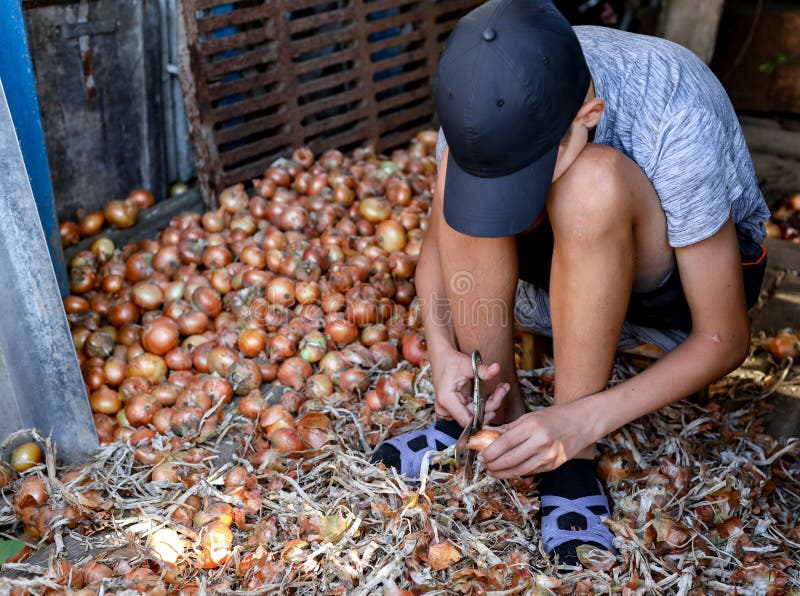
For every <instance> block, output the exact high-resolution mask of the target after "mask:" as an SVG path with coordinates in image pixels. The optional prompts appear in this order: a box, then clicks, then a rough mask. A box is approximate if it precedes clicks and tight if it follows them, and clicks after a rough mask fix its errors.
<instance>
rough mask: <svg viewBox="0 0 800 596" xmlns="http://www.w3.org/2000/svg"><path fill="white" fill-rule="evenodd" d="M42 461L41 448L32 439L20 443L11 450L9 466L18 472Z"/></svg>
mask: <svg viewBox="0 0 800 596" xmlns="http://www.w3.org/2000/svg"><path fill="white" fill-rule="evenodd" d="M40 463H42V450H41V448H40V447H39V445H37V444H36V443H34V442H33V441H28V442H27V443H22V444H21V445H18V446H17V447H15V448H14V450H13V451H12V452H11V467H12V468H14V470H15V471H17V472H19V473H20V474H21V473H22V472H24V471H25V470H28V469H30V468H32V467H33V466H36V465H39V464H40Z"/></svg>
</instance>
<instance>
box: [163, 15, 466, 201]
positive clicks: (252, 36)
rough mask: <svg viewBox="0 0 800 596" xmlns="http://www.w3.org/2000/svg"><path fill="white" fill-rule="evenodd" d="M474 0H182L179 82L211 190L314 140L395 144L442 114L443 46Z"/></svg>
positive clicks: (202, 177)
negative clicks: (437, 102) (438, 90)
mask: <svg viewBox="0 0 800 596" xmlns="http://www.w3.org/2000/svg"><path fill="white" fill-rule="evenodd" d="M479 4H481V2H480V1H476V0H333V1H332V0H328V1H325V0H271V1H270V0H240V1H236V2H233V3H230V2H229V1H228V0H225V1H223V0H180V12H181V15H180V19H179V46H180V50H179V55H180V59H179V62H180V75H181V83H182V86H183V89H184V94H185V98H186V107H187V115H188V119H189V123H190V129H191V134H192V141H193V144H194V151H195V159H196V165H197V174H198V178H199V181H200V186H201V189H202V190H203V194H204V196H205V197H206V200H207V201H208V202H210V203H213V196H214V194H215V193H216V192H218V191H219V190H221V189H222V188H224V187H225V186H228V185H230V184H233V183H235V182H241V181H247V180H249V179H251V178H254V177H256V176H260V175H261V173H262V172H263V170H264V169H265V168H266V167H267V166H268V165H269V164H270V163H271V162H272V161H273V160H274V159H275V158H276V157H278V156H281V155H287V154H288V153H289V152H290V151H291V150H292V149H293V148H295V147H299V146H301V145H310V146H311V147H312V149H314V150H315V151H317V152H319V151H322V150H324V149H328V148H334V147H335V148H339V149H342V150H349V149H353V148H355V147H357V146H360V145H363V144H365V143H367V142H373V143H375V145H376V147H377V148H378V150H380V151H386V150H388V149H391V148H393V147H397V146H399V145H401V144H403V143H405V142H407V141H408V140H409V139H410V138H411V136H412V135H413V134H414V133H415V132H416V131H418V130H421V129H422V128H426V127H430V126H432V125H434V124H435V116H434V105H433V98H432V83H433V76H434V73H435V69H436V63H437V60H438V57H439V53H440V51H441V47H442V45H443V43H444V41H445V39H446V38H447V36H448V34H449V33H450V30H451V29H452V27H453V26H454V25H455V23H456V21H457V20H458V19H459V18H460V17H461V16H462V15H464V14H466V13H467V12H468V11H469V10H470V9H472V8H474V7H475V6H478V5H479Z"/></svg>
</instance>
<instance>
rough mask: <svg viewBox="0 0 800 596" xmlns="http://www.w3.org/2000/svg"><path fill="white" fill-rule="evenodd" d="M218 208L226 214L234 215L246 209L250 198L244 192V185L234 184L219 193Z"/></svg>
mask: <svg viewBox="0 0 800 596" xmlns="http://www.w3.org/2000/svg"><path fill="white" fill-rule="evenodd" d="M218 201H219V206H220V208H221V209H223V210H225V211H227V212H228V213H236V212H238V211H244V210H245V209H247V206H248V203H249V201H250V198H249V197H248V196H247V193H246V192H245V190H244V184H234V185H233V186H229V187H228V188H226V189H224V190H223V191H222V192H221V193H219V197H218Z"/></svg>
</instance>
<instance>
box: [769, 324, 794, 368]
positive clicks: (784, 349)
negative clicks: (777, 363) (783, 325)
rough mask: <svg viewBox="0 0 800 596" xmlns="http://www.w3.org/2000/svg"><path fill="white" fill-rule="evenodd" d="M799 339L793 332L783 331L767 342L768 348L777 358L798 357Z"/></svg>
mask: <svg viewBox="0 0 800 596" xmlns="http://www.w3.org/2000/svg"><path fill="white" fill-rule="evenodd" d="M797 345H798V339H797V337H796V336H795V335H794V334H793V333H789V332H788V331H781V332H780V333H778V334H777V335H776V336H775V337H773V338H772V339H771V340H769V342H768V343H767V349H768V350H769V353H770V354H772V357H773V358H775V359H776V360H781V361H782V360H784V359H786V358H796V357H797Z"/></svg>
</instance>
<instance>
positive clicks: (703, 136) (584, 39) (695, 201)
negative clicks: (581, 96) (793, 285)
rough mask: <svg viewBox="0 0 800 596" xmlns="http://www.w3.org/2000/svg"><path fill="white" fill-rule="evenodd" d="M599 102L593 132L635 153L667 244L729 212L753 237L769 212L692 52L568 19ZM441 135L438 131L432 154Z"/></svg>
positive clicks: (719, 94)
mask: <svg viewBox="0 0 800 596" xmlns="http://www.w3.org/2000/svg"><path fill="white" fill-rule="evenodd" d="M575 33H576V34H577V36H578V39H579V41H580V43H581V46H582V47H583V52H584V55H585V56H586V62H587V64H588V65H589V71H590V72H591V74H592V79H593V80H594V84H595V91H596V95H597V97H600V98H602V99H604V100H605V102H606V109H605V112H604V114H603V116H602V118H601V119H600V122H599V123H598V125H597V129H596V131H595V138H594V142H595V143H599V144H601V145H608V146H610V147H614V148H615V149H617V150H619V151H621V152H622V153H624V154H625V155H627V156H628V157H630V158H631V159H633V160H634V161H635V162H636V163H637V164H639V167H641V168H642V170H643V171H644V172H645V174H646V175H647V177H648V178H649V179H650V181H651V182H652V183H653V186H654V187H655V189H656V192H658V196H659V198H660V199H661V205H662V207H663V209H664V213H666V216H667V235H668V238H669V242H670V244H671V245H672V246H673V247H676V248H677V247H682V246H688V245H691V244H695V243H696V242H700V241H701V240H705V239H706V238H708V237H710V236H712V235H713V234H714V233H716V232H717V231H718V230H719V229H720V228H721V227H722V226H723V224H724V223H725V222H726V221H727V220H728V218H729V217H730V216H731V215H733V220H734V222H735V223H736V225H737V229H738V230H739V231H740V233H744V234H746V235H747V236H748V237H750V238H752V239H753V240H755V241H757V242H760V241H761V240H763V239H764V236H765V231H764V222H765V221H766V220H767V219H769V216H770V212H769V209H768V208H767V205H766V203H765V202H764V198H763V197H762V195H761V191H760V190H759V188H758V182H757V180H756V175H755V171H754V169H753V162H752V159H751V158H750V153H749V151H748V149H747V145H746V143H745V140H744V135H743V134H742V130H741V126H740V125H739V121H738V119H737V118H736V113H735V112H734V110H733V106H732V105H731V102H730V100H729V99H728V96H727V94H726V93H725V90H724V89H723V88H722V85H721V84H720V83H719V81H718V80H717V78H716V77H715V76H714V74H713V73H712V72H711V71H710V70H709V68H708V67H707V66H706V65H705V64H704V63H703V62H702V61H701V60H700V59H699V58H698V57H697V56H695V55H694V54H693V53H692V52H690V51H689V50H687V49H685V48H683V47H682V46H679V45H677V44H674V43H672V42H669V41H666V40H663V39H659V38H656V37H648V36H644V35H636V34H633V33H627V32H624V31H618V30H615V29H608V28H605V27H575ZM445 142H446V141H445V139H444V136H443V134H441V131H440V134H439V143H438V146H437V160H438V159H441V153H442V151H444V146H445Z"/></svg>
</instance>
